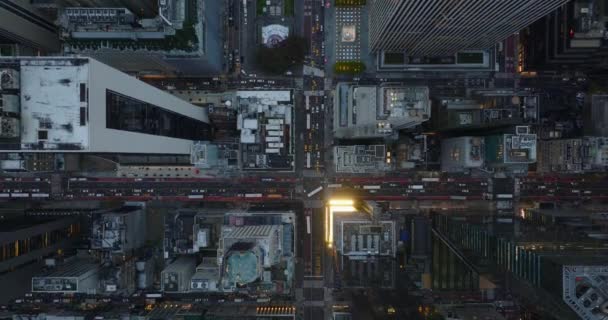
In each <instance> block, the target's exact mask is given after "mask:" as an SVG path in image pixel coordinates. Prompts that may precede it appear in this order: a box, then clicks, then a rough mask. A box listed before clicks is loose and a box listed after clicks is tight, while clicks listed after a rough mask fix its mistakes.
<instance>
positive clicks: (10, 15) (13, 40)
mask: <svg viewBox="0 0 608 320" xmlns="http://www.w3.org/2000/svg"><path fill="white" fill-rule="evenodd" d="M9 44H11V45H12V46H11V47H9V46H8V45H9ZM9 48H11V49H10V50H9ZM0 49H1V50H0V55H37V54H38V51H42V52H43V53H44V52H57V51H59V49H60V43H59V33H58V31H57V27H56V26H55V25H54V24H53V22H52V21H50V20H49V19H47V18H46V17H44V16H42V15H40V14H39V13H38V12H37V11H36V9H35V8H33V7H32V6H30V5H29V1H24V0H8V1H0Z"/></svg>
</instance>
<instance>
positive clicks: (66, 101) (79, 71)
mask: <svg viewBox="0 0 608 320" xmlns="http://www.w3.org/2000/svg"><path fill="white" fill-rule="evenodd" d="M56 62H57V65H55V66H52V65H51V66H49V65H48V63H47V64H46V65H36V61H35V60H34V61H28V60H22V61H21V132H22V133H21V144H22V148H23V149H32V147H33V146H34V145H38V144H39V143H40V142H43V143H44V147H43V148H42V149H57V148H58V147H59V146H58V144H69V145H72V146H73V147H74V149H76V150H78V149H80V150H82V149H87V148H88V147H89V130H88V120H87V116H86V114H85V119H84V120H85V121H84V123H83V124H82V125H81V122H80V107H81V105H82V106H83V107H86V102H84V103H81V102H80V84H81V83H82V84H85V85H86V86H88V76H89V65H88V64H82V65H72V64H71V63H69V62H70V61H69V60H57V61H56ZM85 110H86V109H85ZM45 138H46V139H45Z"/></svg>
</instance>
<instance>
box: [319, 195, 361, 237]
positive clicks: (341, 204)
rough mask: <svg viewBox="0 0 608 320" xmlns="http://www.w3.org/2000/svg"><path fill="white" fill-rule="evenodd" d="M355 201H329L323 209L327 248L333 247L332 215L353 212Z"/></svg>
mask: <svg viewBox="0 0 608 320" xmlns="http://www.w3.org/2000/svg"><path fill="white" fill-rule="evenodd" d="M354 204H355V201H354V200H352V199H331V200H329V202H328V205H327V207H325V242H326V243H327V247H328V248H332V247H333V242H334V213H338V212H355V211H357V209H356V208H355V207H354Z"/></svg>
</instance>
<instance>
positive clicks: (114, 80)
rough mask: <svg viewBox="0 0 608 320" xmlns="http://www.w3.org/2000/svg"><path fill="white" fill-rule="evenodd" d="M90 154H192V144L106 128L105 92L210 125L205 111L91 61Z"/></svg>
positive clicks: (186, 141)
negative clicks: (115, 93) (133, 99)
mask: <svg viewBox="0 0 608 320" xmlns="http://www.w3.org/2000/svg"><path fill="white" fill-rule="evenodd" d="M90 68H91V69H90V73H89V77H90V79H89V121H90V131H91V132H90V133H89V135H90V137H91V141H90V145H91V150H90V151H91V152H112V153H162V154H189V153H190V146H191V144H192V141H190V140H184V139H176V138H169V137H163V136H155V135H149V134H142V133H136V132H128V131H122V130H114V129H107V128H106V114H105V113H106V89H109V90H112V91H115V92H118V93H122V94H124V95H128V96H130V97H132V98H135V99H138V100H141V101H144V102H147V103H150V104H154V105H156V106H159V107H162V108H165V109H168V110H171V111H174V112H176V113H179V114H182V115H185V116H188V117H191V118H194V119H199V120H202V121H205V122H209V119H208V117H207V114H206V111H205V110H204V109H203V108H201V107H197V106H194V105H192V104H190V103H187V102H185V101H183V100H181V99H179V98H177V97H175V96H173V95H171V94H169V93H166V92H163V91H162V90H159V89H157V88H155V87H152V86H150V85H148V84H146V83H144V82H142V81H139V80H137V79H135V78H133V77H131V76H129V75H127V74H125V73H122V72H120V71H118V70H116V69H114V68H112V67H109V66H107V65H105V64H102V63H101V62H98V61H96V60H90Z"/></svg>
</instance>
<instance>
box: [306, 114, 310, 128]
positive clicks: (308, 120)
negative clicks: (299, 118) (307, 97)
mask: <svg viewBox="0 0 608 320" xmlns="http://www.w3.org/2000/svg"><path fill="white" fill-rule="evenodd" d="M306 130H310V113H307V114H306Z"/></svg>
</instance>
